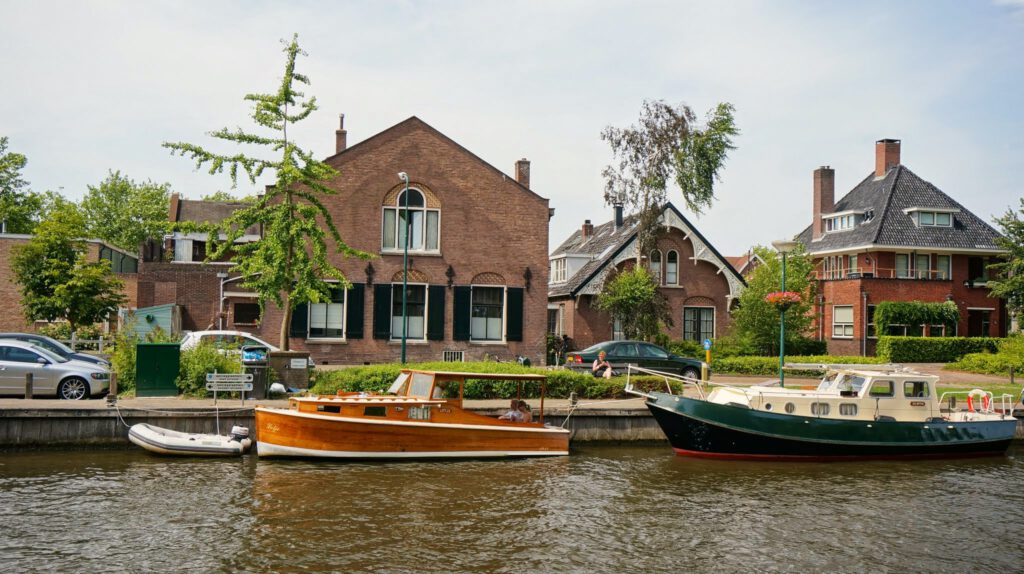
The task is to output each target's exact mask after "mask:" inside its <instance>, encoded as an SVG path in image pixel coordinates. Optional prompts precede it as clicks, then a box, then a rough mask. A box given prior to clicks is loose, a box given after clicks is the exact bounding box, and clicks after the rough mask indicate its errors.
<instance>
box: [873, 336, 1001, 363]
mask: <svg viewBox="0 0 1024 574" xmlns="http://www.w3.org/2000/svg"><path fill="white" fill-rule="evenodd" d="M1000 341H1002V339H998V338H994V337H892V336H883V337H879V338H878V347H877V349H876V351H875V354H876V355H878V356H879V357H881V358H882V359H883V360H885V361H886V362H893V363H949V362H952V361H956V360H958V359H960V358H961V357H963V356H964V355H966V354H968V353H981V352H986V351H987V352H990V353H994V352H996V351H997V350H998V346H999V343H1000Z"/></svg>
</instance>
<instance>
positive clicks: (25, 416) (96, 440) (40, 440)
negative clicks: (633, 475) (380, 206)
mask: <svg viewBox="0 0 1024 574" xmlns="http://www.w3.org/2000/svg"><path fill="white" fill-rule="evenodd" d="M533 403H534V404H533V408H534V409H535V412H536V409H537V407H538V406H539V404H538V402H537V401H536V400H535V401H533ZM255 404H256V402H255V401H252V400H249V401H246V402H245V404H244V405H243V404H242V403H241V402H240V401H238V400H230V401H224V400H222V401H219V404H218V405H217V406H216V407H215V406H214V403H213V401H212V400H195V399H177V398H166V399H129V400H121V401H118V403H117V406H116V407H111V406H108V405H107V403H106V401H103V400H90V401H81V402H68V401H57V400H44V399H33V400H24V399H0V449H19V448H40V447H81V446H103V445H106V446H118V445H127V444H130V443H129V441H128V427H129V426H131V425H133V424H136V423H149V424H152V425H156V426H160V427H164V428H169V429H174V430H177V431H181V432H188V433H217V434H227V432H228V431H229V430H230V429H231V427H232V425H240V426H245V427H249V428H250V429H254V428H255V421H254V412H253V407H254V406H255ZM259 404H261V405H266V406H274V407H285V406H287V401H283V400H274V401H269V400H264V401H259ZM1017 406H1018V407H1020V405H1017ZM466 407H467V409H469V410H472V411H475V412H478V413H480V414H485V415H490V416H498V415H500V414H501V413H504V412H505V411H506V410H507V401H504V400H501V401H466ZM218 410H219V414H218V412H217V411H218ZM570 410H571V407H570V405H569V402H568V401H566V400H559V399H555V400H549V401H546V402H545V405H544V411H545V417H544V422H546V423H549V424H552V425H556V426H561V425H563V424H565V426H566V428H568V429H570V430H571V431H572V433H573V434H572V440H573V442H577V443H581V442H591V441H621V442H635V441H665V435H664V434H663V433H662V432H661V429H660V428H659V427H658V424H657V423H656V422H655V420H654V417H652V416H651V414H650V412H649V411H648V410H647V408H646V407H645V406H644V404H643V400H642V399H628V400H607V401H583V402H581V403H580V404H579V405H578V406H577V407H576V408H575V409H572V414H571V416H570V417H569V421H568V423H565V419H566V416H567V415H569V413H570ZM1017 414H1018V415H1024V411H1017ZM218 426H219V428H218ZM1016 438H1017V440H1024V420H1021V421H1019V422H1018V425H1017V434H1016ZM256 439H257V441H258V440H259V437H258V436H257V437H256Z"/></svg>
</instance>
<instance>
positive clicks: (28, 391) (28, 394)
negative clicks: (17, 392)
mask: <svg viewBox="0 0 1024 574" xmlns="http://www.w3.org/2000/svg"><path fill="white" fill-rule="evenodd" d="M25 398H26V399H31V398H32V373H25Z"/></svg>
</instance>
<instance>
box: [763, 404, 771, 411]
mask: <svg viewBox="0 0 1024 574" xmlns="http://www.w3.org/2000/svg"><path fill="white" fill-rule="evenodd" d="M764 410H766V411H770V410H772V404H771V403H765V404H764Z"/></svg>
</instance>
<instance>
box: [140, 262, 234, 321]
mask: <svg viewBox="0 0 1024 574" xmlns="http://www.w3.org/2000/svg"><path fill="white" fill-rule="evenodd" d="M223 270H224V267H222V266H215V265H201V264H198V263H195V264H193V263H163V262H152V261H148V262H147V261H142V262H139V273H138V276H137V279H136V282H137V284H138V294H137V307H152V306H154V305H167V304H170V303H174V304H177V305H180V306H181V328H182V329H183V330H186V331H197V330H203V329H207V328H216V320H217V312H218V308H219V306H218V305H219V297H220V279H218V278H217V273H218V272H220V271H223Z"/></svg>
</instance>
